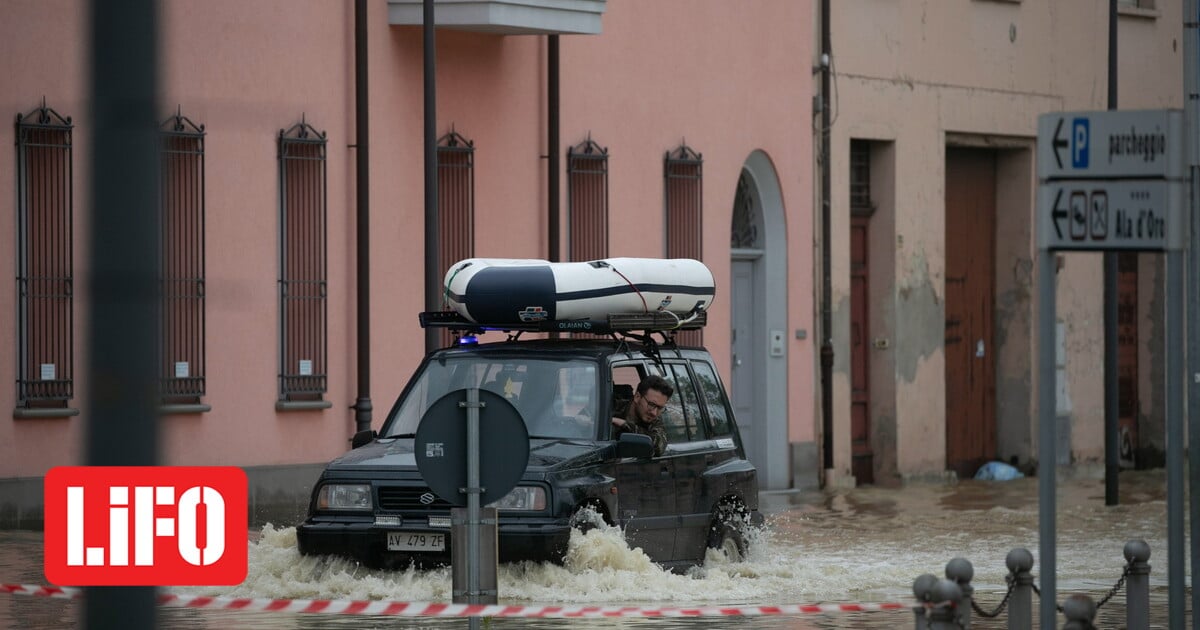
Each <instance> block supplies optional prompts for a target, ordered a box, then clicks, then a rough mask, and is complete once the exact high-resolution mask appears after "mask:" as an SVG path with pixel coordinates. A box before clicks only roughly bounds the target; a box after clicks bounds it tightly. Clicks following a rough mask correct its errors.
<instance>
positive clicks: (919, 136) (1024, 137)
mask: <svg viewBox="0 0 1200 630" xmlns="http://www.w3.org/2000/svg"><path fill="white" fill-rule="evenodd" d="M830 4H831V6H832V12H831V14H830V18H831V32H832V39H831V40H830V42H831V47H832V49H833V55H832V66H831V71H832V88H831V94H830V96H831V101H832V105H831V119H832V121H833V122H832V124H831V126H830V133H831V142H830V144H831V147H832V154H831V160H830V162H831V167H832V173H831V177H832V185H831V199H832V206H831V208H832V210H831V216H832V221H831V226H830V227H831V231H832V235H833V236H832V246H831V247H830V251H831V254H832V265H831V272H832V274H831V275H832V278H833V281H832V294H833V299H832V300H831V303H830V307H831V309H832V319H833V327H832V336H833V339H834V347H835V356H836V364H835V368H834V374H835V378H834V390H835V395H834V398H833V400H834V403H833V404H834V414H833V416H834V440H833V443H834V453H833V465H832V467H831V468H830V471H829V472H830V473H831V475H832V476H831V477H830V481H831V482H834V483H841V482H849V483H852V481H849V479H848V478H850V479H853V480H855V481H856V482H857V483H862V482H863V481H870V480H875V481H880V480H887V479H911V478H918V477H929V476H933V477H938V476H943V475H945V474H948V471H955V472H957V474H958V475H959V476H967V475H971V474H972V473H973V471H974V470H975V469H977V468H978V466H979V465H981V464H982V463H985V462H986V461H989V460H995V459H998V460H1001V461H1005V462H1011V461H1015V462H1016V463H1017V464H1018V466H1020V467H1024V468H1030V467H1032V466H1033V464H1034V463H1036V461H1037V460H1038V458H1039V457H1042V456H1045V455H1044V453H1046V451H1045V449H1044V448H1043V446H1042V445H1039V444H1037V426H1038V425H1037V420H1036V418H1037V408H1036V402H1035V401H1036V391H1037V389H1038V387H1039V383H1037V382H1036V379H1035V378H1034V373H1035V369H1034V368H1035V365H1034V357H1035V347H1036V343H1037V342H1036V341H1035V339H1034V336H1035V334H1034V331H1035V328H1036V321H1035V313H1036V311H1035V309H1036V307H1037V305H1036V303H1035V302H1036V296H1037V291H1036V289H1035V287H1034V284H1033V281H1034V273H1033V270H1034V261H1035V256H1036V254H1037V250H1036V246H1035V240H1034V227H1033V226H1034V225H1035V224H1036V222H1035V212H1036V211H1037V208H1036V199H1037V187H1038V181H1037V176H1036V163H1035V147H1036V140H1037V119H1038V116H1039V115H1040V114H1043V113H1048V112H1056V111H1076V110H1104V109H1107V108H1108V105H1109V103H1108V74H1109V73H1108V57H1107V50H1108V44H1107V42H1108V28H1109V15H1108V3H1107V2H1092V1H1089V0H1055V1H1053V2H1048V1H1039V0H1023V1H1022V0H955V1H953V2H944V1H942V0H910V1H902V2H831V3H830ZM1182 24H1183V20H1182V6H1181V4H1180V2H1179V1H1178V0H1154V1H1153V2H1147V1H1142V2H1128V1H1122V2H1121V3H1120V8H1119V12H1118V18H1117V30H1118V62H1117V84H1118V90H1117V95H1118V101H1117V105H1118V107H1119V108H1120V109H1163V108H1182V106H1183V101H1182V93H1183V78H1182V54H1183V50H1182V37H1181V34H1182V32H1183V29H1182ZM818 142H819V140H818ZM817 207H819V206H817ZM860 244H861V245H860ZM1120 260H1121V261H1120V266H1121V267H1120V268H1121V272H1120V283H1121V292H1120V300H1121V301H1120V303H1119V304H1120V306H1119V310H1120V317H1119V319H1120V322H1121V325H1120V328H1119V330H1120V336H1121V340H1122V341H1121V345H1122V350H1121V353H1122V354H1121V357H1122V362H1121V389H1120V391H1121V396H1122V403H1121V407H1122V409H1121V412H1122V420H1121V422H1122V430H1123V436H1122V437H1123V439H1124V444H1123V445H1122V459H1123V460H1124V461H1123V464H1126V465H1151V466H1153V465H1156V462H1161V453H1162V452H1163V448H1164V445H1163V424H1164V421H1163V403H1162V401H1163V389H1162V376H1163V375H1162V368H1161V365H1162V364H1163V334H1162V316H1161V313H1162V304H1163V293H1162V284H1163V283H1162V275H1163V274H1162V272H1161V269H1162V262H1161V256H1160V255H1157V254H1132V255H1122V257H1121V259H1120ZM1057 262H1058V269H1059V271H1058V292H1057V309H1058V311H1057V317H1058V325H1057V329H1058V339H1057V340H1056V344H1057V353H1058V356H1059V360H1058V364H1059V378H1058V383H1057V387H1058V391H1057V397H1058V416H1059V419H1058V422H1059V425H1058V426H1059V430H1058V433H1059V444H1058V445H1056V449H1055V453H1056V455H1055V456H1056V459H1057V461H1058V462H1059V463H1060V464H1072V465H1077V466H1093V465H1102V464H1103V462H1104V439H1103V427H1104V397H1103V392H1104V383H1103V370H1102V369H1101V366H1102V365H1103V359H1104V349H1103V333H1104V325H1103V312H1102V297H1101V296H1102V295H1103V292H1102V291H1103V271H1102V256H1101V255H1100V254H1095V253H1065V254H1059V255H1058V257H1057ZM1157 465H1161V464H1160V463H1159V464H1157Z"/></svg>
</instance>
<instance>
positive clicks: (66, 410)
mask: <svg viewBox="0 0 1200 630" xmlns="http://www.w3.org/2000/svg"><path fill="white" fill-rule="evenodd" d="M78 415H79V410H78V409H74V408H71V407H59V408H57V409H26V408H24V407H18V408H17V409H13V417H14V418H69V417H71V416H78Z"/></svg>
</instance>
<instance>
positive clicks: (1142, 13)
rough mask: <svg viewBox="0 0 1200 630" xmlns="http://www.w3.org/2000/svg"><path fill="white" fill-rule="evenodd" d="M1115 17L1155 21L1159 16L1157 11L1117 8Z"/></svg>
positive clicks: (1140, 8)
mask: <svg viewBox="0 0 1200 630" xmlns="http://www.w3.org/2000/svg"><path fill="white" fill-rule="evenodd" d="M1117 15H1119V16H1121V17H1130V18H1137V19H1143V20H1157V19H1158V18H1159V16H1160V14H1159V11H1158V9H1144V8H1142V7H1130V6H1117Z"/></svg>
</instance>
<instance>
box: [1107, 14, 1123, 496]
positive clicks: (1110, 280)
mask: <svg viewBox="0 0 1200 630" xmlns="http://www.w3.org/2000/svg"><path fill="white" fill-rule="evenodd" d="M1108 108H1109V109H1116V108H1117V0H1108ZM1118 255H1119V254H1117V252H1115V251H1112V250H1109V251H1106V252H1104V505H1117V504H1118V503H1119V502H1120V499H1119V498H1118V496H1117V490H1118V481H1117V475H1118V474H1119V473H1120V472H1121V446H1120V445H1121V435H1120V432H1121V428H1120V426H1119V417H1120V413H1121V411H1120V407H1119V401H1118V399H1117V396H1118V388H1117V355H1118V347H1117V343H1118V341H1117V256H1118Z"/></svg>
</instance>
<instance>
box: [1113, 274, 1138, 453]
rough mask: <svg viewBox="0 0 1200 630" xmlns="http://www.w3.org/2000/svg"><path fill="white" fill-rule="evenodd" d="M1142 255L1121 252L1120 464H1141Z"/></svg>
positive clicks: (1118, 341) (1118, 310) (1119, 325)
mask: <svg viewBox="0 0 1200 630" xmlns="http://www.w3.org/2000/svg"><path fill="white" fill-rule="evenodd" d="M1137 261H1138V255H1137V253H1136V252H1121V253H1119V254H1117V410H1118V411H1117V428H1118V431H1119V433H1120V442H1118V444H1119V446H1120V457H1119V459H1120V465H1121V466H1122V467H1123V468H1133V467H1135V466H1136V465H1137V457H1136V456H1137V448H1138V399H1137V393H1138V388H1137V381H1138V375H1137V373H1138V360H1137V355H1138V348H1137V343H1138V326H1137V311H1138V288H1137V285H1138V267H1137V265H1138V262H1137Z"/></svg>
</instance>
